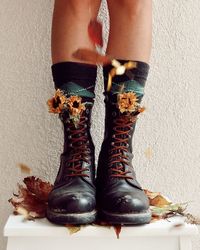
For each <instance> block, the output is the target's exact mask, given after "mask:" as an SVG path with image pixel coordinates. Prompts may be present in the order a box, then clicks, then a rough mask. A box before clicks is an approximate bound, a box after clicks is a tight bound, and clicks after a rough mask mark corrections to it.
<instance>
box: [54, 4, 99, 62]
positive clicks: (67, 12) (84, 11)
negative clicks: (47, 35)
mask: <svg viewBox="0 0 200 250" xmlns="http://www.w3.org/2000/svg"><path fill="white" fill-rule="evenodd" d="M100 3H101V0H56V1H55V6H54V13H53V22H52V61H53V63H57V62H63V61H77V60H76V59H74V58H73V57H72V53H73V52H74V51H76V50H77V49H78V48H80V47H86V48H92V47H93V45H92V43H91V42H90V40H89V37H88V32H87V28H88V23H89V22H90V20H91V19H92V18H95V17H96V16H97V14H98V11H99V7H100Z"/></svg>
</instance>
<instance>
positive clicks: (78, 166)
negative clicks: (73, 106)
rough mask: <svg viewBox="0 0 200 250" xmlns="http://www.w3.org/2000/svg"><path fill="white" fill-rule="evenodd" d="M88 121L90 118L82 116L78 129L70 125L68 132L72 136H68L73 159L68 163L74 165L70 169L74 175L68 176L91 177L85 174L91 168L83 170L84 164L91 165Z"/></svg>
mask: <svg viewBox="0 0 200 250" xmlns="http://www.w3.org/2000/svg"><path fill="white" fill-rule="evenodd" d="M87 121H88V118H87V117H85V116H83V115H82V116H81V118H80V122H79V124H78V128H75V126H74V124H73V123H72V122H70V123H69V125H68V130H69V134H70V136H68V138H69V140H70V145H69V146H70V148H71V159H70V160H68V162H67V163H69V164H70V165H72V167H69V168H68V170H70V171H71V172H72V173H71V174H67V176H83V177H89V175H88V174H85V173H84V172H85V171H88V170H89V168H83V167H82V164H83V162H87V163H88V164H89V153H90V148H89V141H88V136H87Z"/></svg>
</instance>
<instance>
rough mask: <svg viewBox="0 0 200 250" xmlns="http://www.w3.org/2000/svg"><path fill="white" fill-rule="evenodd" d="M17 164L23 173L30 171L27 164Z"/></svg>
mask: <svg viewBox="0 0 200 250" xmlns="http://www.w3.org/2000/svg"><path fill="white" fill-rule="evenodd" d="M17 166H18V167H19V168H20V170H21V172H22V173H23V174H30V173H31V169H30V168H29V167H28V166H27V165H25V164H23V163H18V164H17Z"/></svg>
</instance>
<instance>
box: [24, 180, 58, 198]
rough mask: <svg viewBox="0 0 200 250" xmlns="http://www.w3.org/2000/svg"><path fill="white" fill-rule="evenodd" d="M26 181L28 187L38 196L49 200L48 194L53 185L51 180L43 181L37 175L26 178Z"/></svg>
mask: <svg viewBox="0 0 200 250" xmlns="http://www.w3.org/2000/svg"><path fill="white" fill-rule="evenodd" d="M23 181H24V183H25V185H26V187H27V189H28V190H29V191H30V192H31V193H33V194H35V195H36V197H37V198H38V199H40V200H42V201H47V199H48V195H49V193H50V192H51V190H52V188H53V185H52V184H50V183H49V182H45V181H42V180H41V179H39V178H36V177H35V176H29V177H26V178H24V180H23Z"/></svg>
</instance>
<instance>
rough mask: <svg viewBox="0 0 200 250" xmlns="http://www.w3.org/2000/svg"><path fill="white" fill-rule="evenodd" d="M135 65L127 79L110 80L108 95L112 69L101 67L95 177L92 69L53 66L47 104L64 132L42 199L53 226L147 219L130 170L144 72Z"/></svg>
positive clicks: (146, 207)
mask: <svg viewBox="0 0 200 250" xmlns="http://www.w3.org/2000/svg"><path fill="white" fill-rule="evenodd" d="M138 65H139V67H137V69H134V70H132V71H129V72H127V73H128V76H126V75H125V76H117V77H114V78H113V82H112V88H111V89H110V90H109V91H106V82H107V78H108V74H109V72H110V69H111V68H112V67H111V66H107V67H104V78H105V92H104V94H105V108H106V117H105V134H104V141H103V143H102V147H101V151H100V155H99V160H98V167H97V175H96V176H95V160H94V144H93V141H92V138H91V134H90V126H91V111H92V107H93V103H94V79H95V70H96V69H94V68H93V69H91V67H90V66H88V65H87V68H85V70H83V71H80V65H79V71H78V72H77V68H76V66H75V67H74V65H73V66H72V64H65V66H66V67H64V68H65V73H63V70H64V68H63V64H62V66H61V64H60V65H56V67H55V68H56V69H55V68H53V69H54V70H53V76H54V81H55V83H56V89H57V90H56V93H55V95H54V97H53V98H52V99H50V100H49V101H48V104H49V107H50V112H53V113H58V114H59V117H60V119H61V121H62V123H63V128H64V150H63V153H62V154H61V156H60V168H59V171H58V174H57V177H56V180H55V183H54V188H53V190H52V191H51V193H50V195H49V200H48V209H47V218H48V219H49V220H50V221H52V222H53V223H56V224H89V223H92V222H94V221H96V220H97V219H99V220H101V221H104V222H107V223H109V224H144V223H148V222H149V221H150V219H151V213H150V211H149V202H148V198H147V197H146V195H145V193H144V191H143V189H142V187H141V186H140V184H139V183H138V182H137V180H136V175H135V172H134V169H133V166H132V158H133V154H132V136H133V133H134V130H135V123H136V119H137V116H138V114H139V113H141V112H142V111H143V109H142V108H141V107H140V102H141V99H142V97H143V89H144V82H145V80H146V74H147V72H148V66H147V65H146V64H144V63H139V62H138ZM57 66H59V67H57ZM81 67H82V68H83V65H81ZM61 68H62V69H61ZM86 69H87V70H86ZM88 69H89V70H88ZM83 72H84V73H83ZM86 72H87V73H86ZM66 73H67V74H66ZM82 73H83V74H82ZM77 74H78V76H79V77H77ZM130 74H131V79H130ZM62 75H64V77H63V78H62V77H61V76H62ZM82 75H84V79H85V80H83V77H82ZM92 79H93V80H92ZM86 81H88V82H89V83H90V84H88V83H87V84H88V85H87V84H86ZM92 81H93V84H91V82H92ZM58 87H59V88H58Z"/></svg>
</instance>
